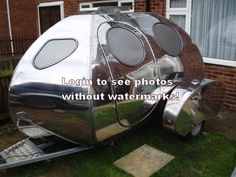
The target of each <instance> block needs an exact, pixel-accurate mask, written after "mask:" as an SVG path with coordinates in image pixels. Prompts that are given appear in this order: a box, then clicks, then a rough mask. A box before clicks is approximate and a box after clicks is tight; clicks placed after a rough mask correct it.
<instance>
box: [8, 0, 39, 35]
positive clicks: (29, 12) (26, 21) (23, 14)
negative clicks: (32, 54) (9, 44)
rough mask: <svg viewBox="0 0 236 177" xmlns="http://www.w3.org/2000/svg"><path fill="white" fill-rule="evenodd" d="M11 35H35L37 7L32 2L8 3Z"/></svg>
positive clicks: (31, 0)
mask: <svg viewBox="0 0 236 177" xmlns="http://www.w3.org/2000/svg"><path fill="white" fill-rule="evenodd" d="M9 5H10V12H11V24H12V35H13V37H14V36H28V35H29V36H32V35H37V22H38V21H37V6H36V3H35V1H33V0H30V1H29V0H20V1H18V0H16V1H9Z"/></svg>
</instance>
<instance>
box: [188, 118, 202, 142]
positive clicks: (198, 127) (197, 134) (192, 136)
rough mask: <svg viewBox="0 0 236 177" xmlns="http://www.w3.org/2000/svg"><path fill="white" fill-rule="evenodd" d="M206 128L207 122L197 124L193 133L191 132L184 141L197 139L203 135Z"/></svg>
mask: <svg viewBox="0 0 236 177" xmlns="http://www.w3.org/2000/svg"><path fill="white" fill-rule="evenodd" d="M204 126H205V121H202V122H200V123H198V124H196V125H195V127H194V128H193V129H192V130H191V132H189V134H188V135H187V136H185V137H184V139H185V140H187V141H190V140H194V139H197V138H198V137H200V136H201V135H202V132H203V129H204Z"/></svg>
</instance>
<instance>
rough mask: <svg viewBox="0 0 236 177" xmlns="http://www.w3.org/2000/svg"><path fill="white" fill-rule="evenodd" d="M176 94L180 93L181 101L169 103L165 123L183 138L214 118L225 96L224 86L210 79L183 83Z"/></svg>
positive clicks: (177, 88) (165, 110) (164, 118)
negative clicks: (199, 125)
mask: <svg viewBox="0 0 236 177" xmlns="http://www.w3.org/2000/svg"><path fill="white" fill-rule="evenodd" d="M174 92H175V93H179V99H178V100H169V101H167V103H166V107H165V109H164V115H163V122H164V126H165V127H166V128H169V129H171V130H174V131H176V132H177V133H178V134H180V135H182V136H186V135H187V134H188V133H189V132H190V131H191V130H192V129H193V128H194V127H195V126H197V125H198V124H199V123H201V122H202V121H205V120H208V119H211V118H214V117H215V116H216V114H217V113H218V111H219V109H220V106H221V104H222V98H223V95H224V91H223V87H222V84H221V83H220V82H218V81H214V80H210V79H203V80H202V81H199V80H192V81H191V82H183V83H181V84H180V85H178V86H177V87H176V88H175V89H174V90H173V92H172V93H174Z"/></svg>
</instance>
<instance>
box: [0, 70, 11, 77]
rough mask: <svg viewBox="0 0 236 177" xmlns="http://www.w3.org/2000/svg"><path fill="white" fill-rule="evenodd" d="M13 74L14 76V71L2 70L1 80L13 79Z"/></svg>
mask: <svg viewBox="0 0 236 177" xmlns="http://www.w3.org/2000/svg"><path fill="white" fill-rule="evenodd" d="M12 74H13V69H9V70H0V78H1V77H11V76H12Z"/></svg>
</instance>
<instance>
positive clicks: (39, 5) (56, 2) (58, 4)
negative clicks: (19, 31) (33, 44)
mask: <svg viewBox="0 0 236 177" xmlns="http://www.w3.org/2000/svg"><path fill="white" fill-rule="evenodd" d="M51 6H60V14H61V20H62V19H63V18H64V17H65V14H64V1H55V2H44V3H39V4H38V6H37V11H38V30H39V31H38V32H39V35H41V29H40V15H39V8H40V7H51Z"/></svg>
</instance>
